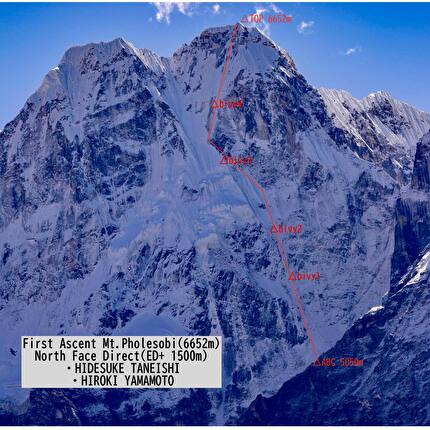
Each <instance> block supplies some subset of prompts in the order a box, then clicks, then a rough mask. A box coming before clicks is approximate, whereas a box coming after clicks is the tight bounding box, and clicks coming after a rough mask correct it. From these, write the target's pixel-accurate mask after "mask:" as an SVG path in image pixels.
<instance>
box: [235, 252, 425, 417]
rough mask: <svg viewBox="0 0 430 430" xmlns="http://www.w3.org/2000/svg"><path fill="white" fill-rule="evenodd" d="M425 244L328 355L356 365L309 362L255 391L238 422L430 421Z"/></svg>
mask: <svg viewBox="0 0 430 430" xmlns="http://www.w3.org/2000/svg"><path fill="white" fill-rule="evenodd" d="M429 277H430V248H429V247H427V248H426V249H425V250H424V251H423V252H422V254H421V256H420V257H419V258H418V260H417V262H416V263H415V264H414V265H413V266H412V267H411V269H410V270H409V271H408V273H407V274H406V275H405V276H404V277H403V278H402V280H401V281H400V282H399V284H398V285H397V286H396V288H394V289H393V290H392V291H391V292H390V293H389V294H388V296H387V298H386V300H385V301H384V305H383V306H381V307H379V308H374V309H372V310H370V311H369V312H368V313H367V314H365V315H364V316H363V317H362V318H360V319H359V320H358V321H357V322H356V323H355V324H354V325H353V326H352V327H351V328H350V329H349V330H347V332H346V333H345V335H344V336H343V337H342V339H341V340H340V341H339V342H338V343H337V344H336V346H335V347H334V348H333V349H331V350H329V351H328V352H327V353H326V354H325V355H326V356H327V357H339V356H342V357H344V356H350V357H361V358H362V359H364V366H359V367H334V368H323V367H314V366H312V367H309V368H308V369H306V371H305V372H303V373H301V374H299V375H297V376H295V377H294V378H292V379H291V380H289V381H288V382H287V383H286V384H285V385H284V386H283V387H282V388H281V390H279V392H278V393H277V394H276V395H275V396H273V397H271V398H263V397H262V396H258V397H257V399H256V400H255V401H254V402H253V403H252V404H251V406H250V407H249V409H248V410H247V411H246V413H245V414H244V416H243V418H242V420H241V423H242V424H248V425H250V424H256V425H279V424H283V425H286V424H289V425H293V424H295V425H328V424H329V425H429V423H430V386H429V374H430V373H429V372H430V364H429V363H430V361H429V358H430V350H429V345H430V343H429V335H428V326H429V312H428V309H429V306H430V290H429Z"/></svg>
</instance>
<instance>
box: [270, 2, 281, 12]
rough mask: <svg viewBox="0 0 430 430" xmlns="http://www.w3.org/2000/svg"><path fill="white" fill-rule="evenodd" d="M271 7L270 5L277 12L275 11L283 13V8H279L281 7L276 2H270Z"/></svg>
mask: <svg viewBox="0 0 430 430" xmlns="http://www.w3.org/2000/svg"><path fill="white" fill-rule="evenodd" d="M269 7H270V9H272V10H273V12H275V13H282V10H281V9H279V7H278V6H276V4H275V3H270V5H269Z"/></svg>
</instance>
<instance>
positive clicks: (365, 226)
mask: <svg viewBox="0 0 430 430" xmlns="http://www.w3.org/2000/svg"><path fill="white" fill-rule="evenodd" d="M232 32H233V26H226V27H220V28H215V29H208V30H206V31H204V32H203V33H202V34H201V35H199V36H198V37H196V38H195V39H194V40H193V41H192V42H191V43H190V44H189V45H184V46H183V47H181V48H180V49H178V50H177V51H176V52H175V54H174V55H173V56H172V57H171V58H160V57H159V56H157V55H156V54H154V53H152V52H150V51H147V50H142V49H138V48H135V47H134V46H133V45H131V44H130V43H128V42H126V41H124V40H123V39H116V40H114V41H111V42H108V43H100V44H90V45H86V46H82V47H75V48H71V49H70V50H68V51H67V52H66V54H65V55H64V57H63V59H62V60H61V61H60V64H59V65H58V67H57V68H55V69H54V70H52V71H50V72H49V73H48V75H47V76H46V78H45V80H44V81H43V83H42V85H41V87H40V88H39V89H38V90H37V91H36V93H35V94H34V95H32V96H31V97H30V98H29V100H28V101H27V103H26V104H25V106H24V108H23V109H22V110H21V112H20V113H19V114H18V116H17V117H16V118H15V119H14V120H13V121H12V122H11V123H9V124H8V125H7V126H6V127H5V130H4V131H3V132H2V133H1V134H0V160H1V161H0V191H1V199H0V229H1V234H0V252H1V254H0V266H1V270H0V318H1V321H2V323H1V324H2V330H1V335H0V336H1V342H0V362H1V366H0V379H1V381H2V384H1V385H0V398H1V399H7V401H6V400H5V401H3V402H2V406H4V405H10V404H11V403H12V404H13V405H15V406H16V405H17V404H18V403H20V402H23V401H24V400H25V399H26V398H27V397H26V394H25V393H23V392H22V390H19V389H17V388H16V386H17V384H18V383H19V375H20V373H19V369H20V362H19V357H20V354H19V352H18V354H16V355H14V354H12V352H11V350H12V351H19V347H20V346H19V345H20V336H21V335H23V334H25V335H32V334H34V335H44V334H46V335H48V334H49V335H56V334H68V335H73V334H75V335H78V334H86V335H91V334H97V335H102V334H103V335H111V334H112V335H121V334H134V335H157V334H166V333H168V334H172V335H185V334H190V335H209V334H212V335H222V336H223V339H224V357H223V365H224V379H223V381H224V382H223V384H224V385H223V389H222V390H219V391H215V390H163V391H161V390H160V391H158V390H114V391H112V390H106V391H103V390H97V391H94V390H87V391H86V390H56V391H55V392H52V393H51V392H50V391H46V390H33V391H32V392H31V395H30V397H29V398H28V399H27V401H26V403H24V405H25V406H23V408H24V409H25V408H26V410H27V411H30V410H33V415H34V408H36V409H39V410H40V409H41V408H48V409H49V410H50V411H52V413H53V414H54V415H55V413H54V411H55V410H56V408H59V409H60V411H62V410H63V408H64V411H63V412H61V413H62V414H63V415H64V416H65V417H67V420H68V421H67V420H66V418H65V422H70V423H71V422H72V421H73V420H74V419H75V417H78V419H79V420H80V421H81V422H89V423H98V424H109V423H113V422H115V423H120V424H127V423H134V424H135V423H152V422H154V423H158V424H178V423H183V422H187V423H193V422H194V424H205V423H217V424H220V423H225V422H228V423H231V422H235V420H236V419H237V418H238V417H239V416H240V414H241V413H242V411H243V410H244V409H245V408H246V407H247V406H248V405H249V403H250V402H251V401H252V400H253V399H255V397H256V396H257V395H258V394H260V393H263V394H264V395H273V394H275V393H276V392H277V391H278V390H279V388H280V387H281V386H282V384H283V382H284V381H286V380H288V379H289V378H291V377H292V376H294V375H296V374H297V373H298V372H300V371H302V370H304V369H305V368H306V367H307V365H308V364H309V363H311V362H312V359H313V356H312V351H311V349H310V346H309V341H308V338H307V335H306V331H305V329H304V326H303V322H302V321H301V318H300V316H299V314H298V312H297V306H296V303H295V299H294V297H293V296H292V294H291V290H290V282H289V279H288V276H287V274H286V273H285V270H284V268H283V265H282V261H281V258H280V255H279V251H278V247H277V244H276V238H275V237H274V236H273V235H272V234H271V233H270V230H271V227H272V225H271V220H270V218H269V217H268V214H267V210H266V207H265V205H264V202H263V199H262V196H261V193H260V192H259V191H258V189H257V188H256V187H255V186H254V185H253V184H252V183H251V182H249V181H247V180H245V179H244V178H243V176H241V175H240V174H238V172H236V171H235V170H234V169H231V168H230V166H225V165H222V164H220V161H221V159H220V156H219V154H218V153H217V151H215V149H214V148H212V147H211V146H210V145H208V143H207V134H208V129H209V120H210V116H211V108H210V106H211V103H212V102H213V101H214V98H215V97H216V93H217V90H218V85H219V82H220V78H221V74H222V70H223V66H224V63H225V59H226V55H227V52H228V49H229V44H230V40H231V37H232ZM235 34H236V37H235V40H234V42H233V44H232V50H231V57H230V60H229V65H228V69H227V71H226V74H225V79H224V87H223V91H222V93H221V94H220V98H221V99H223V100H242V101H243V109H224V110H219V111H218V112H217V117H216V121H215V124H214V127H213V132H212V140H213V141H214V142H215V143H216V144H217V145H218V146H219V147H220V148H223V150H224V151H225V152H226V153H228V154H229V155H232V156H235V155H250V156H252V158H253V160H254V161H253V164H252V166H249V169H248V170H247V171H248V172H249V174H250V175H252V177H253V178H255V181H258V183H259V184H260V186H262V187H264V189H265V195H266V197H267V200H268V202H270V207H271V213H272V215H273V219H274V220H275V222H276V223H280V224H285V225H291V226H299V225H300V226H301V230H300V232H301V234H298V235H290V234H288V235H284V236H282V238H281V240H282V241H283V245H284V248H285V250H286V257H287V259H288V262H289V264H290V268H291V270H294V271H301V272H316V271H318V272H320V273H321V277H320V280H319V281H318V282H315V283H313V284H312V283H302V284H300V285H298V286H297V287H298V290H299V294H300V296H301V298H302V304H303V308H304V311H305V314H306V316H307V319H308V323H309V326H310V328H311V330H312V333H313V335H314V338H315V343H316V345H317V348H318V351H319V352H320V353H322V352H323V351H325V350H327V349H329V348H331V347H333V345H334V344H335V343H336V341H337V340H339V339H340V338H341V337H342V335H343V334H344V333H345V330H347V329H348V328H349V327H351V325H352V324H353V323H354V322H355V321H356V320H357V319H358V318H360V317H361V316H362V315H363V314H364V313H365V312H367V311H368V310H369V309H370V308H371V307H374V306H377V305H380V304H381V301H382V297H383V295H384V294H385V292H386V291H387V290H388V288H389V285H390V279H391V277H392V273H394V271H395V273H396V276H402V275H403V274H404V271H405V270H406V268H405V267H404V265H403V257H402V255H404V253H403V251H404V249H406V252H407V253H408V254H407V255H408V256H409V257H408V258H413V255H412V254H411V253H410V252H409V251H408V250H409V248H408V243H409V239H408V237H409V236H408V232H407V231H406V232H404V230H402V226H403V225H404V224H402V221H401V219H402V218H401V216H400V215H399V216H397V215H396V214H400V213H401V212H399V211H398V209H397V204H398V201H399V199H400V200H401V201H405V200H406V197H407V196H406V195H403V194H402V187H404V184H405V183H406V184H407V183H408V181H410V180H411V179H410V178H411V175H412V173H411V171H410V170H411V169H412V168H413V165H414V161H413V158H414V152H415V150H414V149H413V148H414V145H416V141H418V140H419V139H421V137H422V135H423V134H424V131H423V130H424V128H425V127H427V130H428V129H429V128H430V120H429V117H428V115H427V114H423V113H421V112H419V111H418V110H416V109H413V108H411V107H407V106H405V105H404V104H401V103H400V102H396V101H393V100H392V99H391V98H390V99H389V100H388V99H387V97H388V96H387V97H385V96H384V97H385V99H387V100H388V101H384V100H385V99H384V100H382V99H381V100H379V99H378V100H377V102H375V104H374V105H372V104H371V103H370V101H369V102H368V103H367V102H366V106H365V107H362V109H361V108H360V109H361V110H360V109H359V108H358V107H355V104H354V103H355V102H353V100H349V99H346V98H345V100H344V103H345V105H348V103H350V104H351V107H349V106H348V108H346V107H345V106H343V108H344V109H346V110H347V112H349V113H348V115H350V114H351V115H352V113H351V112H353V111H354V109H355V110H357V111H360V112H359V114H357V115H358V116H357V115H356V114H355V113H354V115H353V116H354V117H357V118H358V117H360V115H361V116H362V117H363V118H362V119H361V120H358V119H357V121H356V122H354V123H353V124H352V123H351V124H346V123H345V120H346V118H347V113H346V112H344V111H333V110H332V108H331V106H332V104H333V103H335V102H334V101H333V100H335V99H336V97H335V95H334V94H331V93H330V94H331V95H330V100H332V101H330V102H329V101H327V97H326V96H324V95H323V96H321V93H320V92H319V91H317V90H316V89H314V88H313V87H312V86H311V85H309V83H308V82H307V81H306V79H305V78H304V77H303V76H302V75H301V74H300V73H299V71H298V70H297V68H296V67H295V65H294V62H293V60H292V59H291V57H290V56H289V55H288V54H287V53H286V52H285V51H284V50H283V49H281V48H280V47H278V46H277V45H276V44H275V43H273V42H272V41H271V40H269V39H268V38H267V37H265V36H264V35H263V34H261V33H260V32H259V31H258V30H256V29H248V28H245V27H243V26H240V25H239V26H238V27H237V29H236V33H235ZM384 97H383V98H384ZM387 103H388V105H390V106H391V107H392V109H390V107H389V106H388V105H387ZM372 106H373V107H372ZM370 111H372V113H370ZM400 117H404V118H405V120H400ZM348 118H349V116H348ZM359 123H360V124H361V123H363V124H367V125H366V127H367V128H366V127H364V128H360V127H359V125H358V124H359ZM397 123H398V127H397V126H395V124H397ZM370 124H373V126H372V125H370ZM423 124H424V125H423ZM426 124H427V125H426ZM372 127H373V128H374V129H375V130H376V131H372V130H371V129H372ZM363 130H367V131H363ZM369 130H370V131H369ZM360 133H361V134H360ZM367 134H369V136H370V135H371V136H372V137H371V139H370V137H369V143H368V144H367V145H369V147H367V146H366V144H365V143H366V139H367V138H366V136H367ZM414 136H415V137H416V141H415V143H414V138H415V137H414ZM363 141H364V143H363ZM369 148H370V149H369ZM423 156H424V155H423ZM386 160H388V161H386ZM403 162H404V165H402V164H401V163H403ZM396 163H397V164H396ZM421 164H422V163H421ZM393 165H394V167H393V168H392V166H393ZM423 168H424V167H421V168H420V169H418V167H417V169H416V171H417V175H420V177H421V178H424V177H425V175H424V173H418V172H423ZM393 169H394V170H393ZM421 182H422V179H420V183H421ZM410 212H411V215H410V216H409V215H408V217H409V218H408V219H410V223H411V224H413V220H414V219H416V218H415V217H414V215H413V214H414V213H415V212H414V211H410ZM397 230H398V232H397ZM396 247H397V248H396ZM395 249H398V250H399V252H398V255H399V256H400V257H399V258H398V259H397V258H396V259H393V252H394V250H395ZM396 255H397V254H396ZM51 395H52V397H51ZM7 402H10V403H7ZM32 408H33V409H32ZM196 408H197V409H198V410H199V411H200V412H199V418H198V422H197V421H196V420H197V418H196V413H195V410H196ZM6 410H7V411H9V412H10V411H11V410H13V411H14V412H13V413H12V415H13V416H15V415H16V414H15V412H16V408H15V409H14V408H13V407H9V406H7V407H6ZM9 412H8V413H9ZM18 412H19V413H21V414H22V416H21V418H22V419H23V420H25V419H26V418H25V412H23V409H22V408H19V409H18ZM37 416H39V417H42V414H41V413H40V414H38V415H37ZM69 419H70V420H69ZM193 420H194V421H193Z"/></svg>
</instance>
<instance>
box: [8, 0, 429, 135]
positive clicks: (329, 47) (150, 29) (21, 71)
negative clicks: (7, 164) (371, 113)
mask: <svg viewBox="0 0 430 430" xmlns="http://www.w3.org/2000/svg"><path fill="white" fill-rule="evenodd" d="M277 8H278V9H281V10H282V11H283V12H284V13H286V14H291V15H292V23H291V24H272V25H270V27H268V28H266V31H268V35H269V36H270V37H271V38H272V39H273V40H274V41H275V42H276V43H278V45H280V46H282V47H283V48H285V49H286V50H287V51H288V52H289V53H290V54H291V55H292V57H293V59H294V61H295V63H296V65H297V67H298V69H299V70H300V72H301V73H303V74H304V76H305V77H306V78H307V80H308V81H309V82H310V83H311V84H313V85H315V86H325V87H330V88H342V89H345V90H347V91H349V92H351V93H352V95H354V96H355V97H358V98H361V97H364V96H366V95H367V94H368V93H370V92H374V91H378V90H384V91H387V92H389V93H390V94H392V95H393V96H394V97H395V98H398V99H400V100H403V101H405V102H407V103H410V104H412V105H414V106H416V107H418V108H420V109H422V110H426V111H428V112H430V97H429V95H430V94H429V88H430V72H429V70H430V49H429V47H430V4H419V3H409V4H407V3H362V4H360V3H348V4H345V3H302V4H298V3H272V4H271V3H200V4H197V3H193V4H190V3H188V4H184V3H176V4H170V5H168V4H167V5H166V4H164V5H158V6H157V5H156V4H149V3H138V4H136V3H130V4H127V3H72V4H64V3H62V4H35V3H33V4H28V3H27V4H12V3H9V4H7V3H6V4H5V3H2V4H0V40H1V44H0V58H1V68H0V128H3V126H4V124H5V123H6V122H8V121H10V120H12V119H13V118H14V117H15V115H16V114H17V113H18V111H19V110H20V109H21V107H22V106H23V104H24V102H25V100H26V99H27V98H28V97H29V96H30V95H31V94H32V93H33V92H34V91H35V90H36V89H37V87H38V86H39V84H40V82H41V80H42V79H43V76H44V75H45V74H46V73H47V72H48V71H49V69H51V68H53V67H55V66H56V65H57V63H58V62H59V60H60V58H61V56H62V54H63V53H64V51H65V50H66V49H67V48H69V47H70V46H73V45H80V44H84V43H88V42H98V41H107V40H111V39H114V38H115V37H118V36H122V37H124V38H125V39H127V40H129V41H130V42H132V43H133V44H134V45H135V46H138V47H142V48H143V47H145V48H149V49H152V50H153V51H155V52H157V53H158V54H160V55H165V56H167V55H170V54H171V53H172V52H173V51H174V50H175V49H176V48H178V47H179V46H180V45H182V44H183V43H187V42H189V41H190V40H191V39H192V38H193V37H194V36H196V35H197V34H198V33H200V32H201V31H202V30H203V29H204V28H207V27H211V26H219V25H225V24H232V23H234V22H236V21H239V20H240V18H241V17H242V16H243V15H245V14H247V13H252V12H254V11H255V10H256V9H267V12H266V13H265V14H266V16H267V15H268V14H273V11H274V10H277Z"/></svg>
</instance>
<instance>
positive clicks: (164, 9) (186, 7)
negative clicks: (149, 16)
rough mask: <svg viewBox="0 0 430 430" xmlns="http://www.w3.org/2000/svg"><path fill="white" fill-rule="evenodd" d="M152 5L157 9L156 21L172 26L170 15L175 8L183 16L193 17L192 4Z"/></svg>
mask: <svg viewBox="0 0 430 430" xmlns="http://www.w3.org/2000/svg"><path fill="white" fill-rule="evenodd" d="M152 5H153V6H154V7H155V8H156V9H157V13H156V14H155V19H156V20H157V21H158V22H163V21H165V22H166V23H167V24H170V15H171V14H172V12H173V11H174V10H175V8H176V9H177V10H178V11H179V12H180V13H182V14H183V15H187V16H191V15H192V12H191V8H190V5H191V4H190V3H183V2H165V3H152Z"/></svg>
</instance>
